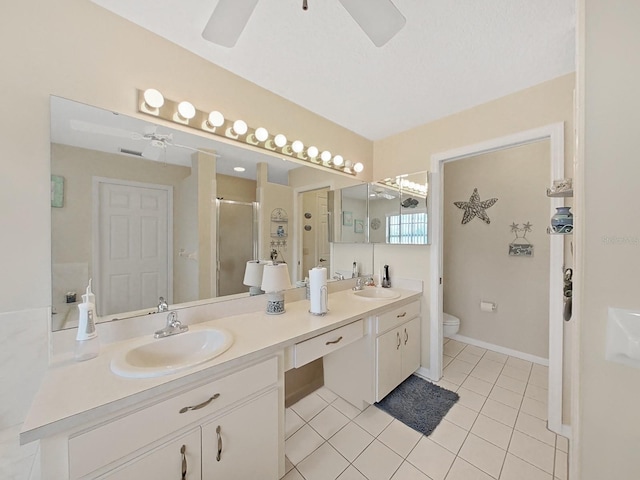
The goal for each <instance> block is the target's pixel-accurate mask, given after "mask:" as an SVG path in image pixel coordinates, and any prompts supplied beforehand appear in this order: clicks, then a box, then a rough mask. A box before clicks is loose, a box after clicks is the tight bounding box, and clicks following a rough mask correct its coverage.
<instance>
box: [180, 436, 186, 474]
mask: <svg viewBox="0 0 640 480" xmlns="http://www.w3.org/2000/svg"><path fill="white" fill-rule="evenodd" d="M186 451H187V447H186V445H182V447H181V448H180V453H181V454H182V480H187V455H186Z"/></svg>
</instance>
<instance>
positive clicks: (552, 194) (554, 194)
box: [547, 188, 573, 198]
mask: <svg viewBox="0 0 640 480" xmlns="http://www.w3.org/2000/svg"><path fill="white" fill-rule="evenodd" d="M547 197H551V198H567V197H573V190H564V191H561V192H554V191H553V190H551V189H550V188H547Z"/></svg>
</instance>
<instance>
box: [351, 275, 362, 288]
mask: <svg viewBox="0 0 640 480" xmlns="http://www.w3.org/2000/svg"><path fill="white" fill-rule="evenodd" d="M352 290H356V291H357V290H364V278H362V277H358V278H356V286H355V287H353V288H352Z"/></svg>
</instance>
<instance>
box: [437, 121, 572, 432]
mask: <svg viewBox="0 0 640 480" xmlns="http://www.w3.org/2000/svg"><path fill="white" fill-rule="evenodd" d="M542 140H549V144H550V164H551V165H550V177H549V186H551V185H552V182H553V180H558V179H561V178H564V122H558V123H553V124H550V125H546V126H543V127H539V128H534V129H531V130H526V131H523V132H519V133H516V134H513V135H506V136H503V137H499V138H494V139H491V140H487V141H485V142H480V143H476V144H473V145H467V146H465V147H461V148H457V149H453V150H448V151H445V152H440V153H436V154H434V155H432V156H431V176H430V186H429V189H430V196H431V201H430V202H429V203H430V215H429V218H430V225H429V233H430V237H431V253H430V272H429V283H430V287H429V297H430V312H429V313H430V331H431V334H430V340H429V341H430V345H429V347H430V354H429V376H430V378H432V379H433V380H439V379H440V378H441V377H442V353H443V325H442V305H443V298H442V284H441V282H442V276H443V265H442V259H443V248H442V246H443V204H444V175H443V168H444V164H445V163H447V162H453V161H456V160H461V159H463V158H468V157H471V156H475V155H480V154H484V153H489V152H493V151H497V150H502V149H505V148H511V147H515V146H519V145H526V144H528V143H533V142H537V141H542ZM543 194H544V192H541V195H543ZM563 204H564V200H563V199H562V198H549V218H551V216H552V215H553V214H554V213H555V209H556V207H559V206H562V205H563ZM563 238H564V237H562V236H561V235H549V247H550V252H549V263H550V264H549V398H548V427H549V429H550V430H552V431H554V432H556V433H559V434H561V435H564V436H567V437H569V436H570V431H571V428H570V426H568V425H563V423H562V404H563V402H562V397H563V353H564V352H563V347H564V321H563V317H562V311H563V298H562V295H563V294H562V287H563V271H564V240H563Z"/></svg>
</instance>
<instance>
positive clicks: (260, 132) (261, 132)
mask: <svg viewBox="0 0 640 480" xmlns="http://www.w3.org/2000/svg"><path fill="white" fill-rule="evenodd" d="M254 135H255V137H256V140H258V141H259V142H266V140H267V138H269V131H268V130H267V129H266V128H264V127H258V128H256V131H255V133H254Z"/></svg>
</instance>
